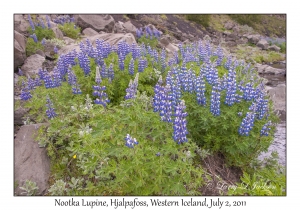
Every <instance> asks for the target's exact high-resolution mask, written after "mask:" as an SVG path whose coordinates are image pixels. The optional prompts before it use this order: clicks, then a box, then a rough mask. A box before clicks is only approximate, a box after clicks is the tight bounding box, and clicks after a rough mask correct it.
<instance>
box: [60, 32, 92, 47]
mask: <svg viewBox="0 0 300 210" xmlns="http://www.w3.org/2000/svg"><path fill="white" fill-rule="evenodd" d="M97 34H98V33H97ZM63 40H64V41H65V43H66V44H67V45H68V44H74V43H75V40H74V39H72V38H70V37H67V36H64V38H63Z"/></svg>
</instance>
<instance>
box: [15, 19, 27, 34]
mask: <svg viewBox="0 0 300 210" xmlns="http://www.w3.org/2000/svg"><path fill="white" fill-rule="evenodd" d="M29 27H30V25H29V22H28V21H27V20H25V18H24V17H23V15H14V30H16V31H17V32H19V33H20V34H23V35H26V36H28V35H29V32H28V31H27V29H28V28H29Z"/></svg>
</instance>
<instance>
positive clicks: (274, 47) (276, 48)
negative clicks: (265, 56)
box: [268, 45, 280, 52]
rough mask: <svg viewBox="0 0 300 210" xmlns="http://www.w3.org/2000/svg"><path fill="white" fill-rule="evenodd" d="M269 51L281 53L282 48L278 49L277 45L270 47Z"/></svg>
mask: <svg viewBox="0 0 300 210" xmlns="http://www.w3.org/2000/svg"><path fill="white" fill-rule="evenodd" d="M268 50H271V51H275V52H279V51H280V47H278V46H276V45H271V46H269V47H268Z"/></svg>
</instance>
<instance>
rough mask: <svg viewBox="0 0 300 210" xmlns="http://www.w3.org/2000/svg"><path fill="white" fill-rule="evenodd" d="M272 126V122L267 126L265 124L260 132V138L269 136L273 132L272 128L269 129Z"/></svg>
mask: <svg viewBox="0 0 300 210" xmlns="http://www.w3.org/2000/svg"><path fill="white" fill-rule="evenodd" d="M270 125H271V121H268V122H267V123H266V124H264V126H263V127H262V129H261V131H260V136H268V135H269V131H270V130H271V128H270V127H269V126H270Z"/></svg>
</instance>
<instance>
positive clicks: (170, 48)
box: [159, 35, 179, 55]
mask: <svg viewBox="0 0 300 210" xmlns="http://www.w3.org/2000/svg"><path fill="white" fill-rule="evenodd" d="M159 44H160V46H161V47H162V48H165V50H166V52H167V53H168V54H169V55H173V53H174V52H176V51H178V50H179V48H178V47H177V46H175V45H174V44H172V43H171V38H170V36H169V35H166V36H163V37H162V38H161V39H160V40H159Z"/></svg>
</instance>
